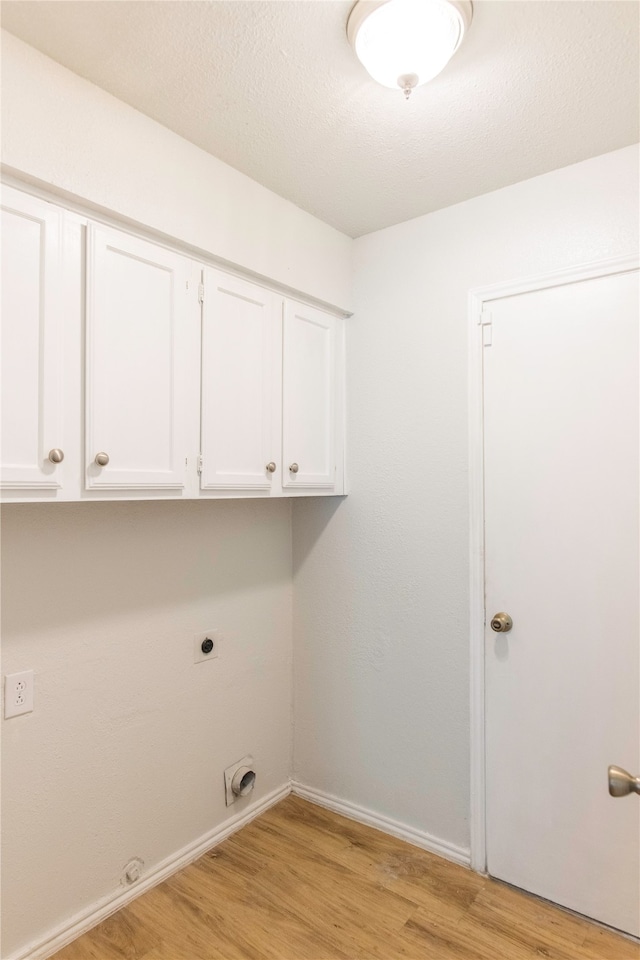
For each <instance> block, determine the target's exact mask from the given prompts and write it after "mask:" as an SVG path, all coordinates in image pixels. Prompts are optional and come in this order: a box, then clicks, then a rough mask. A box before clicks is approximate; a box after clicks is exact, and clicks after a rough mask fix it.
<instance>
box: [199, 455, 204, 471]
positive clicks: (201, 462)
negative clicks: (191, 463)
mask: <svg viewBox="0 0 640 960" xmlns="http://www.w3.org/2000/svg"><path fill="white" fill-rule="evenodd" d="M203 467H204V460H203V459H202V454H201V453H200V454H198V476H200V475H201V474H202V469H203Z"/></svg>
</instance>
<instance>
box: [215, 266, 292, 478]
mask: <svg viewBox="0 0 640 960" xmlns="http://www.w3.org/2000/svg"><path fill="white" fill-rule="evenodd" d="M204 288H205V297H204V304H203V321H202V425H201V431H202V433H201V451H202V469H201V475H200V484H201V488H202V489H203V490H214V489H235V490H238V489H239V490H258V491H259V490H263V491H265V493H268V492H269V491H270V490H271V487H272V485H273V484H274V482H276V481H277V486H276V489H277V487H279V480H280V476H281V470H282V462H281V459H280V423H279V412H280V405H281V358H280V344H281V342H282V299H281V298H279V297H277V296H276V295H275V294H273V293H271V292H270V291H269V290H266V289H265V288H264V287H259V286H257V285H256V284H254V283H249V282H248V281H246V280H241V279H239V278H237V277H232V276H229V275H228V274H224V273H221V272H220V271H217V270H211V269H205V271H204Z"/></svg>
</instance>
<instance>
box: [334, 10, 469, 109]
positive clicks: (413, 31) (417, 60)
mask: <svg viewBox="0 0 640 960" xmlns="http://www.w3.org/2000/svg"><path fill="white" fill-rule="evenodd" d="M471 15H472V7H471V3H470V2H469V0H382V2H379V0H358V3H356V5H355V7H354V8H353V10H352V11H351V14H350V15H349V21H348V23H347V36H348V38H349V42H350V43H351V46H352V47H353V49H354V50H355V52H356V55H357V57H358V59H359V60H360V62H361V63H362V65H363V66H364V68H365V69H366V70H367V72H368V73H369V74H370V75H371V76H372V77H373V79H374V80H377V82H378V83H381V84H382V85H383V86H385V87H391V88H393V89H396V90H397V89H398V87H400V88H401V89H404V91H405V93H406V94H407V95H408V92H410V90H411V89H412V88H413V87H418V86H420V85H421V84H423V83H427V81H428V80H432V79H433V78H434V77H435V76H437V75H438V74H439V73H440V71H441V70H443V69H444V67H445V66H446V65H447V63H448V62H449V60H450V59H451V57H452V56H453V55H454V53H455V52H456V50H457V49H458V47H459V46H460V44H461V42H462V38H463V36H464V32H465V29H466V28H467V27H468V26H469V24H470V23H471Z"/></svg>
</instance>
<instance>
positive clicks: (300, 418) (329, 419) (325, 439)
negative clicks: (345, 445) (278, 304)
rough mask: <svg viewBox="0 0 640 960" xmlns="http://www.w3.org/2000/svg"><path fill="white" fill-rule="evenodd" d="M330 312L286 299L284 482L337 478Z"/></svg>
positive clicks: (324, 484) (326, 483)
mask: <svg viewBox="0 0 640 960" xmlns="http://www.w3.org/2000/svg"><path fill="white" fill-rule="evenodd" d="M336 326H337V321H336V318H335V317H331V316H329V315H328V314H325V313H323V312H322V311H320V310H316V309H314V308H313V307H306V306H303V305H302V304H299V303H295V302H293V301H286V303H285V314H284V334H283V335H284V342H283V416H282V429H283V444H282V449H283V460H284V462H283V471H282V473H283V487H284V488H285V489H292V488H296V487H298V488H305V487H316V488H333V487H334V486H335V482H336V423H335V412H336V387H337V381H336Z"/></svg>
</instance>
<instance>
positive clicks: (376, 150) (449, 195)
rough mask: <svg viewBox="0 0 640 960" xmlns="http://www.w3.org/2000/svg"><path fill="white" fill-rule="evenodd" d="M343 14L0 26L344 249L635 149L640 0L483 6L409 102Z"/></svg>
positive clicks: (293, 6)
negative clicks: (338, 239) (377, 71)
mask: <svg viewBox="0 0 640 960" xmlns="http://www.w3.org/2000/svg"><path fill="white" fill-rule="evenodd" d="M351 6H352V2H351V0H214V2H204V0H143V2H141V0H138V2H136V0H93V2H88V0H84V2H82V0H80V2H78V0H73V2H70V0H55V2H51V0H37V2H33V0H5V2H3V3H2V26H3V27H5V28H6V29H7V30H9V31H10V32H12V33H14V34H16V35H17V36H18V37H20V38H21V39H23V40H25V41H26V42H27V43H30V44H32V45H33V46H35V47H37V48H38V49H39V50H41V51H43V52H44V53H46V54H48V55H49V56H50V57H53V59H55V60H57V61H59V62H60V63H62V64H64V65H65V66H67V67H69V68H70V69H71V70H73V71H75V72H76V73H78V74H80V75H81V76H83V77H86V78H87V79H89V80H91V81H93V82H94V83H96V84H98V86H100V87H103V88H104V89H105V90H108V91H109V92H110V93H112V94H114V95H115V96H116V97H119V98H120V99H121V100H124V101H125V102H126V103H129V104H131V105H132V106H134V107H136V108H137V109H138V110H141V111H142V112H143V113H146V114H148V115H149V116H150V117H153V118H154V119H156V120H158V121H159V122H160V123H162V124H164V125H165V126H167V127H169V128H170V129H171V130H174V131H175V132H176V133H179V134H180V135H181V136H183V137H185V138H186V139H187V140H190V141H192V142H193V143H195V144H197V145H198V146H200V147H202V148H204V149H205V150H207V151H209V152H210V153H212V154H214V155H215V156H216V157H219V158H220V159H221V160H224V161H226V162H227V163H229V164H231V166H233V167H236V168H237V169H238V170H241V171H242V172H243V173H246V174H248V175H249V176H250V177H253V178H254V179H255V180H258V181H259V182H260V183H262V184H264V185H265V186H267V187H269V188H270V189H271V190H274V191H275V192H276V193H278V194H280V195H281V196H283V197H286V198H287V199H289V200H291V201H293V202H294V203H296V204H298V206H300V207H302V208H303V209H305V210H308V211H309V212H310V213H313V214H315V215H316V216H318V217H320V218H321V219H322V220H325V221H327V222H328V223H330V224H333V225H334V226H336V227H338V228H339V229H340V230H343V231H344V232H345V233H347V234H350V235H351V236H360V235H361V234H363V233H368V232H369V231H372V230H376V229H378V228H380V227H384V226H388V225H390V224H393V223H398V222H400V221H403V220H407V219H410V218H411V217H415V216H418V215H420V214H423V213H427V212H430V211H432V210H436V209H439V208H441V207H445V206H448V205H449V204H452V203H457V202H459V201H461V200H465V199H468V198H469V197H472V196H477V195H479V194H482V193H486V192H488V191H490V190H495V189H497V188H499V187H502V186H505V185H507V184H510V183H515V182H517V181H519V180H524V179H527V178H528V177H532V176H535V175H537V174H540V173H545V172H546V171H548V170H552V169H556V168H557V167H562V166H565V165H567V164H570V163H574V162H576V161H578V160H582V159H586V158H587V157H591V156H596V155H598V154H601V153H606V152H607V151H609V150H614V149H616V148H618V147H622V146H625V145H627V144H629V143H633V142H635V141H637V140H638V112H639V104H638V100H639V97H638V86H639V84H638V76H639V69H640V64H639V54H638V36H639V16H638V14H639V10H640V5H639V4H638V3H637V2H636V0H569V2H566V0H565V2H558V0H497V2H494V0H476V2H475V3H474V19H473V23H472V25H471V29H470V31H469V33H468V36H467V38H466V39H465V41H464V43H463V45H462V47H461V48H460V50H459V51H458V53H457V54H456V56H455V57H454V59H453V60H452V61H451V63H450V64H449V66H448V67H447V68H446V70H445V71H444V72H443V73H442V74H441V75H440V76H439V77H437V78H436V79H435V80H434V81H433V82H432V83H430V84H427V85H426V86H424V87H421V88H419V89H418V90H417V91H415V92H414V94H413V95H412V97H411V99H410V100H409V102H405V100H404V98H403V97H402V94H401V93H400V92H397V93H396V92H395V91H392V90H387V89H385V88H383V87H380V86H378V85H377V84H375V83H374V82H373V81H371V80H370V79H369V78H368V76H367V74H366V73H365V72H364V70H363V69H362V67H361V66H360V64H359V63H358V62H357V61H356V60H355V58H354V56H353V54H352V51H351V49H350V47H349V45H348V43H347V39H346V33H345V27H346V21H347V17H348V14H349V10H350V9H351ZM183 175H184V176H188V171H183Z"/></svg>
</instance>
